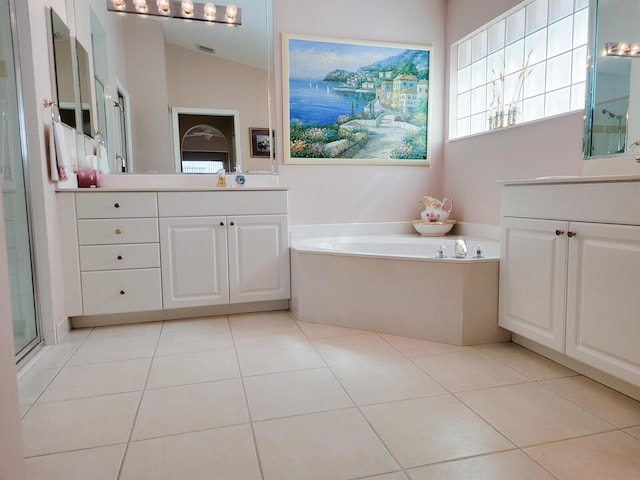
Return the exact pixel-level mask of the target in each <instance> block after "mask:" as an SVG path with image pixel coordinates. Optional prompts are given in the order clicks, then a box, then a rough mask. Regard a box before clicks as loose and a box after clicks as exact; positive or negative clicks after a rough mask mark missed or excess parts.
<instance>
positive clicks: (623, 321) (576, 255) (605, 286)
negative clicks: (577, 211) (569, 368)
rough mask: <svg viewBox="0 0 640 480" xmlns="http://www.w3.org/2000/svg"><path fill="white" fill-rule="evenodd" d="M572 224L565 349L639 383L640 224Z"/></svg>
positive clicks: (601, 367) (577, 357) (604, 369)
mask: <svg viewBox="0 0 640 480" xmlns="http://www.w3.org/2000/svg"><path fill="white" fill-rule="evenodd" d="M570 230H571V231H572V232H575V235H574V236H573V237H572V238H571V239H570V240H569V288H568V291H567V297H568V298H567V351H566V353H567V355H568V356H570V357H573V358H575V359H577V360H580V361H581V362H584V363H586V364H588V365H591V366H593V367H595V368H598V369H601V370H603V371H605V372H607V373H610V374H612V375H615V376H616V377H619V378H621V379H623V380H626V381H628V382H631V383H633V384H635V385H640V227H634V226H626V225H605V224H593V223H571V225H570Z"/></svg>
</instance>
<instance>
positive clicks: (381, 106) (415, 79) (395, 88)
mask: <svg viewBox="0 0 640 480" xmlns="http://www.w3.org/2000/svg"><path fill="white" fill-rule="evenodd" d="M283 42H284V48H283V84H284V85H283V87H284V88H283V90H284V95H283V99H284V115H285V122H284V123H285V128H284V133H285V142H288V147H289V148H286V147H285V162H286V163H349V164H393V165H425V164H428V159H427V158H428V155H427V153H428V141H427V139H428V135H427V130H428V117H429V116H428V109H429V66H430V56H431V48H430V47H425V46H415V45H399V44H388V43H380V42H362V41H352V40H346V39H335V38H326V37H310V36H301V35H292V34H283ZM285 145H287V144H285Z"/></svg>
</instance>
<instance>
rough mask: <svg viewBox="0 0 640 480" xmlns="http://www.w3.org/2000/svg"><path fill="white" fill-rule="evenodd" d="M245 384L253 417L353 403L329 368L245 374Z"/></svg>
mask: <svg viewBox="0 0 640 480" xmlns="http://www.w3.org/2000/svg"><path fill="white" fill-rule="evenodd" d="M244 386H245V390H246V393H247V400H248V402H249V410H250V411H251V418H252V419H253V420H254V421H256V420H267V419H271V418H279V417H287V416H291V415H301V414H305V413H315V412H323V411H327V410H337V409H342V408H348V407H352V406H353V403H352V402H351V400H350V399H349V397H348V396H347V394H346V393H345V392H344V390H343V388H342V387H341V386H340V384H339V383H338V381H337V380H336V379H335V377H334V376H333V374H332V373H331V371H330V370H329V369H328V368H319V369H312V370H298V371H294V372H284V373H273V374H270V375H257V376H254V377H246V378H245V379H244Z"/></svg>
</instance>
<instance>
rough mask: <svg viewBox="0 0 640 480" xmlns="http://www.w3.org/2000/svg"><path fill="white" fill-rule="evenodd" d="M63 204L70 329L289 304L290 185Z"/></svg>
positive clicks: (126, 194)
mask: <svg viewBox="0 0 640 480" xmlns="http://www.w3.org/2000/svg"><path fill="white" fill-rule="evenodd" d="M57 203H58V216H59V228H60V232H61V240H62V242H61V250H62V264H63V269H64V296H65V314H66V316H68V317H73V325H74V326H93V325H104V324H109V323H110V322H111V320H112V318H113V321H116V322H122V321H125V322H133V321H147V320H157V319H160V318H162V319H169V318H183V317H188V316H193V315H200V316H201V315H221V314H227V313H240V312H245V311H256V310H275V309H277V310H280V309H286V308H287V306H288V299H289V297H290V288H289V283H290V281H289V241H288V217H287V213H288V192H287V190H286V189H284V188H254V189H250V188H247V189H219V190H211V189H208V190H205V189H202V190H200V189H166V190H153V191H131V190H128V191H121V190H117V191H113V190H109V191H107V190H105V189H100V190H91V191H82V190H80V191H78V190H75V191H65V192H58V194H57ZM192 307H193V308H192ZM189 309H191V310H189ZM123 313H126V314H129V313H131V315H126V316H123V315H116V316H115V317H106V316H107V315H112V314H123ZM133 313H136V315H133Z"/></svg>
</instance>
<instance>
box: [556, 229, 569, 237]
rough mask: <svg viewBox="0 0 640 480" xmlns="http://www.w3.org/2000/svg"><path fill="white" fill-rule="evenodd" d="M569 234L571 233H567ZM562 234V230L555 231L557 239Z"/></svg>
mask: <svg viewBox="0 0 640 480" xmlns="http://www.w3.org/2000/svg"><path fill="white" fill-rule="evenodd" d="M569 233H571V232H569ZM562 234H564V230H560V229H557V230H556V236H558V237H559V236H560V235H562Z"/></svg>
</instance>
